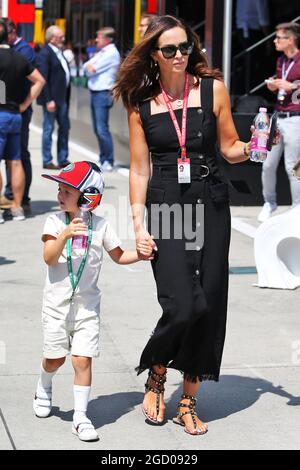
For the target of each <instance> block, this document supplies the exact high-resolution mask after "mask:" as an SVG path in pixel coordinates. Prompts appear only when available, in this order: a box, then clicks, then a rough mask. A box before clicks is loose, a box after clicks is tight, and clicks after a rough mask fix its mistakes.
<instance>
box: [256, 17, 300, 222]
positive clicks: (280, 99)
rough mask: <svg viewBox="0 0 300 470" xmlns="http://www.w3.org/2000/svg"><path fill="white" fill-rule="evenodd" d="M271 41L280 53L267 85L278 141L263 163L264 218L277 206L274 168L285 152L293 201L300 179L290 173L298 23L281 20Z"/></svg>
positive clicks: (296, 141)
mask: <svg viewBox="0 0 300 470" xmlns="http://www.w3.org/2000/svg"><path fill="white" fill-rule="evenodd" d="M274 44H275V47H276V50H277V51H278V52H282V53H283V54H282V55H281V57H279V59H278V61H277V67H276V78H275V79H273V78H272V77H271V78H270V79H269V80H268V84H267V87H268V89H269V90H270V91H272V92H273V93H276V95H277V106H276V109H277V111H278V113H279V114H278V127H279V130H280V133H281V139H280V143H279V145H276V146H274V147H273V148H272V151H271V152H270V153H269V154H268V157H267V159H266V161H265V162H264V163H263V170H262V185H263V196H264V201H265V204H264V206H263V208H262V210H261V212H260V213H259V215H258V220H259V222H264V221H265V220H267V219H268V218H269V217H271V215H272V213H273V212H274V211H275V210H276V209H277V195H276V176H277V168H278V165H279V162H280V159H281V157H282V154H283V153H284V163H285V169H286V172H287V175H288V178H289V181H290V188H291V195H292V205H293V206H296V205H298V204H300V181H299V180H298V179H297V178H296V177H295V176H294V175H293V167H294V166H295V164H296V163H297V161H298V160H299V158H300V25H298V24H297V23H282V24H279V25H278V26H277V27H276V36H275V39H274Z"/></svg>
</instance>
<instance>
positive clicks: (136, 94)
mask: <svg viewBox="0 0 300 470" xmlns="http://www.w3.org/2000/svg"><path fill="white" fill-rule="evenodd" d="M175 27H179V28H182V29H183V30H184V31H185V32H186V34H187V38H188V41H189V42H193V43H194V49H193V52H192V53H191V55H190V56H189V60H188V65H187V69H186V70H187V72H188V73H190V74H191V75H194V76H195V77H197V78H198V83H199V78H201V77H213V78H216V79H217V80H222V79H223V75H222V73H221V72H220V71H219V70H216V69H212V68H210V67H209V66H208V61H207V58H206V55H205V54H204V52H203V51H202V50H201V45H200V41H199V38H198V36H197V35H196V34H195V33H194V31H193V30H192V29H191V28H190V27H189V26H188V25H187V24H185V23H184V22H183V21H182V20H180V19H178V18H175V17H174V16H170V15H165V16H159V17H157V18H155V19H154V20H153V21H152V22H151V23H150V24H149V26H148V28H147V31H146V34H145V36H144V38H143V39H142V41H141V42H140V43H139V44H137V45H136V46H135V47H134V48H133V49H132V51H131V52H130V54H129V55H128V56H127V57H126V59H125V60H124V61H123V63H122V65H121V67H120V70H119V74H118V79H117V83H116V86H115V87H114V94H115V97H116V99H119V98H120V97H121V98H122V100H123V103H124V105H125V107H126V108H127V109H129V108H136V107H137V106H138V103H140V102H141V101H144V100H146V99H149V98H153V97H155V96H157V95H158V94H159V92H160V88H159V70H158V67H157V66H156V65H155V63H154V60H153V59H152V57H151V53H152V52H153V51H154V50H155V47H156V46H157V41H158V38H159V37H160V36H161V34H162V33H164V32H165V31H168V30H169V29H172V28H175Z"/></svg>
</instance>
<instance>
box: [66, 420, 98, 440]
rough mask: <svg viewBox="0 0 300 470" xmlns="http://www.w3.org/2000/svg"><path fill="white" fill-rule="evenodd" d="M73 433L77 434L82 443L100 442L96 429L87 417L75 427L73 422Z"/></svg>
mask: <svg viewBox="0 0 300 470" xmlns="http://www.w3.org/2000/svg"><path fill="white" fill-rule="evenodd" d="M72 433H73V434H75V436H77V437H78V438H79V439H80V440H81V441H85V442H89V441H98V440H99V436H98V433H97V431H96V429H95V428H94V426H93V425H92V422H91V421H90V420H89V419H88V418H87V417H85V418H84V421H83V422H81V423H79V424H77V425H75V423H74V422H73V425H72Z"/></svg>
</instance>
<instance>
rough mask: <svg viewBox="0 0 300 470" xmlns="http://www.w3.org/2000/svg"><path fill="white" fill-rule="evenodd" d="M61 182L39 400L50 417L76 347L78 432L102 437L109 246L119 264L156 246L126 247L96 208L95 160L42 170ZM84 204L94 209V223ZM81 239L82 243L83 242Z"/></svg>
mask: <svg viewBox="0 0 300 470" xmlns="http://www.w3.org/2000/svg"><path fill="white" fill-rule="evenodd" d="M42 176H43V177H45V178H49V179H51V180H54V181H56V182H58V183H59V186H58V202H59V205H60V207H61V212H59V213H57V214H52V215H50V216H49V217H48V218H47V220H46V223H45V226H44V231H43V236H42V241H43V242H44V260H45V262H46V264H47V265H48V273H47V278H46V284H45V288H44V296H43V314H42V322H43V332H44V349H43V356H44V359H43V362H42V365H41V373H40V378H39V381H38V385H37V390H36V394H35V397H34V401H33V409H34V412H35V414H36V416H38V417H39V418H46V417H47V416H49V414H50V412H51V407H52V378H53V376H54V374H55V373H56V372H57V370H58V368H59V367H60V366H61V365H62V364H63V363H64V362H65V357H66V355H67V354H68V353H69V352H71V355H72V364H73V367H74V370H75V380H74V415H73V426H72V432H73V433H74V434H76V435H77V436H78V437H79V439H81V440H82V441H93V440H98V439H99V437H98V434H97V432H96V430H95V428H94V426H93V424H92V423H91V421H90V420H89V419H88V418H87V416H86V411H87V406H88V400H89V395H90V390H91V366H92V357H98V355H99V349H98V342H99V315H100V296H101V293H100V290H99V289H98V287H97V281H98V277H99V273H100V268H101V264H102V257H103V249H102V247H104V248H105V250H106V251H107V252H108V254H109V255H110V257H111V258H112V259H113V261H115V262H116V263H119V264H130V263H135V262H137V261H139V260H140V259H144V260H149V259H152V247H151V246H150V244H149V245H147V244H141V245H139V246H138V249H139V252H140V254H139V255H138V253H137V251H129V250H124V251H123V250H122V249H121V248H120V240H119V239H118V237H117V236H116V234H115V233H114V231H113V229H112V228H111V226H110V225H109V224H108V222H107V221H106V220H105V219H104V218H102V217H99V216H97V215H95V214H92V213H91V211H92V210H93V209H95V207H97V206H98V204H99V203H100V200H101V197H102V193H103V190H104V181H103V178H102V175H101V171H100V169H99V167H98V166H97V165H96V164H94V163H92V162H87V161H83V162H77V163H72V164H71V165H68V166H67V167H65V168H64V169H63V170H62V171H61V172H60V173H59V174H58V175H57V176H52V175H42ZM80 209H81V210H82V209H83V210H84V211H85V212H87V211H88V214H89V221H88V226H87V225H85V224H84V223H83V220H82V218H81V217H78V215H80ZM78 242H79V246H78Z"/></svg>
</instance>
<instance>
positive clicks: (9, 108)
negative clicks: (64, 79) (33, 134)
mask: <svg viewBox="0 0 300 470" xmlns="http://www.w3.org/2000/svg"><path fill="white" fill-rule="evenodd" d="M26 79H28V80H29V81H30V82H31V87H30V88H29V91H28V94H27V96H26V97H25V99H23V89H24V83H25V81H26ZM0 83H1V86H2V89H4V96H1V103H0V160H1V159H2V158H5V159H6V160H7V161H8V165H9V170H10V174H11V183H12V192H13V203H12V206H11V209H10V210H11V213H12V217H13V220H18V221H19V220H24V219H25V215H24V210H23V208H22V200H23V194H24V187H25V175H24V170H23V166H22V163H21V127H22V117H21V114H22V113H24V111H26V109H27V108H28V107H29V106H30V105H31V103H32V102H33V100H34V99H35V98H36V97H37V96H38V95H39V94H40V92H41V90H42V88H43V86H44V84H45V81H44V79H43V77H42V76H41V74H40V73H39V72H38V70H36V69H34V67H33V66H32V64H31V63H30V62H28V61H27V60H26V59H25V58H24V57H23V56H22V55H21V54H18V53H17V52H16V51H14V50H13V49H12V48H11V47H10V46H9V44H8V32H7V25H6V21H5V20H3V19H2V20H0ZM3 98H4V99H3ZM1 189H2V179H1V174H0V193H1ZM3 222H4V219H3V216H2V213H1V211H0V223H3Z"/></svg>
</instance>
